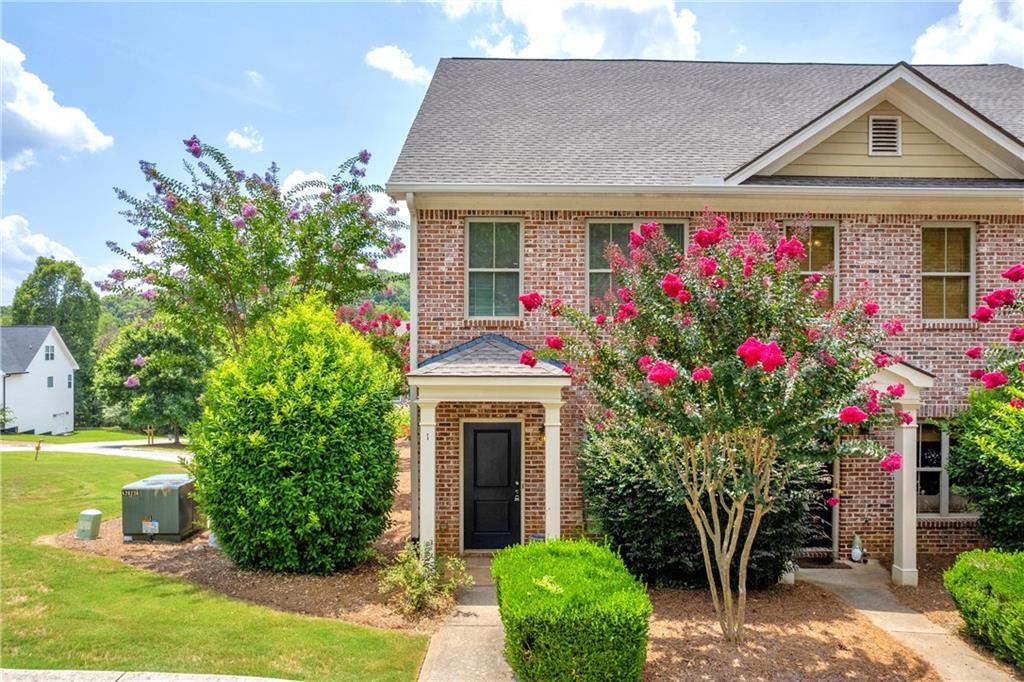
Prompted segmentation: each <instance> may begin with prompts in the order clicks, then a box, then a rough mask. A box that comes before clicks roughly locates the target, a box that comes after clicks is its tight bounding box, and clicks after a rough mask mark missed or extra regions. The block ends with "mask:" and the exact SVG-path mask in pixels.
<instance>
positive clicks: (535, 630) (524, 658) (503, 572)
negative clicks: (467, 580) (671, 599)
mask: <svg viewBox="0 0 1024 682" xmlns="http://www.w3.org/2000/svg"><path fill="white" fill-rule="evenodd" d="M491 572H492V574H493V575H494V584H495V586H496V587H497V591H498V609H499V611H500V612H501V622H502V624H503V625H504V626H505V658H507V659H508V662H509V664H510V665H511V666H512V670H514V671H515V673H516V674H517V675H518V676H519V679H521V680H523V681H524V682H532V681H534V680H538V681H539V680H545V681H548V680H639V679H640V678H641V677H642V676H643V671H644V662H645V661H646V659H647V620H648V617H649V616H650V615H651V602H650V599H648V597H647V591H646V590H645V589H644V586H643V585H641V584H640V583H639V582H638V581H637V580H636V579H635V578H633V576H631V575H630V574H629V572H628V571H627V570H626V567H625V565H624V564H623V563H622V559H620V558H619V557H618V556H617V555H616V554H615V553H614V552H612V551H611V550H610V549H608V548H607V547H600V546H598V545H595V544H593V543H590V542H587V541H570V540H553V541H551V542H547V543H532V544H528V545H518V546H515V547H510V548H508V549H504V550H502V551H500V552H498V553H497V554H495V556H494V559H493V561H492V563H491Z"/></svg>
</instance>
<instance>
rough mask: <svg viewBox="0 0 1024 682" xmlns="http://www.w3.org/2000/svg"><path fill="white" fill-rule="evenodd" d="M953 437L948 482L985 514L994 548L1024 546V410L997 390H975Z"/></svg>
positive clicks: (983, 523)
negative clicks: (1009, 402)
mask: <svg viewBox="0 0 1024 682" xmlns="http://www.w3.org/2000/svg"><path fill="white" fill-rule="evenodd" d="M1010 391H1011V392H1012V393H1011V395H1013V396H1015V397H1018V398H1024V393H1021V392H1020V391H1017V390H1016V389H1010ZM953 435H954V436H955V437H956V444H955V445H954V446H953V447H952V448H950V453H949V481H950V483H951V484H953V485H954V486H955V487H956V490H957V492H958V493H959V494H961V495H963V496H964V497H966V498H967V499H968V500H969V501H970V502H971V504H972V505H973V506H974V508H975V509H977V510H978V511H979V512H981V518H980V519H979V520H978V528H979V530H980V531H981V532H982V534H984V535H985V537H987V538H988V539H989V541H990V542H991V543H992V546H993V547H997V548H999V549H1005V550H1018V551H1020V550H1024V410H1021V409H1018V408H1016V407H1013V406H1012V405H1010V404H1008V402H1007V400H1006V397H1005V396H1002V395H999V394H997V393H995V392H992V391H975V392H973V393H972V394H971V396H970V407H969V408H968V409H967V410H966V411H965V412H963V413H961V414H960V415H959V416H958V417H957V418H956V420H955V421H954V422H953Z"/></svg>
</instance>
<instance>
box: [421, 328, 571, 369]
mask: <svg viewBox="0 0 1024 682" xmlns="http://www.w3.org/2000/svg"><path fill="white" fill-rule="evenodd" d="M524 350H528V347H527V346H524V345H523V344H521V343H517V342H515V341H513V340H512V339H510V338H508V337H507V336H503V335H501V334H481V335H480V336H478V337H476V338H475V339H473V340H472V341H467V342H466V343H463V344H461V345H458V346H455V347H454V348H451V349H449V350H446V351H445V352H443V353H439V354H438V355H434V356H433V357H430V358H427V359H426V360H424V361H423V362H421V363H420V366H419V367H417V368H416V369H415V370H413V371H412V372H410V373H409V376H414V377H422V376H480V377H490V376H493V377H507V376H518V377H549V376H559V377H564V376H566V374H565V373H564V372H562V369H561V367H562V364H561V363H558V362H554V361H544V360H538V361H537V364H536V365H535V366H534V367H530V366H528V365H523V364H520V362H519V356H520V354H521V353H522V352H523V351H524Z"/></svg>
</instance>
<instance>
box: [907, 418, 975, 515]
mask: <svg viewBox="0 0 1024 682" xmlns="http://www.w3.org/2000/svg"><path fill="white" fill-rule="evenodd" d="M917 433H918V438H917V513H918V514H957V513H962V512H966V511H970V510H969V509H968V506H967V500H966V499H964V498H963V497H961V496H959V495H957V494H956V493H955V492H954V491H953V490H951V489H950V485H949V474H948V473H947V472H946V467H947V465H948V463H949V448H950V446H951V445H956V440H955V439H953V438H950V437H949V433H948V432H946V431H943V430H942V429H940V428H939V427H938V426H935V425H934V424H921V426H919V427H918V432H917Z"/></svg>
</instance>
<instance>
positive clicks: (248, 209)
mask: <svg viewBox="0 0 1024 682" xmlns="http://www.w3.org/2000/svg"><path fill="white" fill-rule="evenodd" d="M254 215H256V207H255V206H253V205H252V204H242V217H243V218H251V217H253V216H254Z"/></svg>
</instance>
